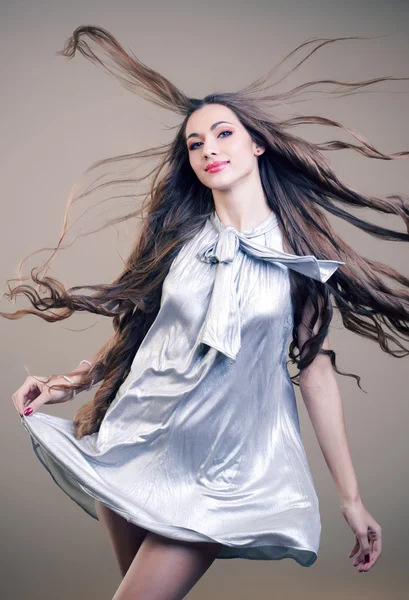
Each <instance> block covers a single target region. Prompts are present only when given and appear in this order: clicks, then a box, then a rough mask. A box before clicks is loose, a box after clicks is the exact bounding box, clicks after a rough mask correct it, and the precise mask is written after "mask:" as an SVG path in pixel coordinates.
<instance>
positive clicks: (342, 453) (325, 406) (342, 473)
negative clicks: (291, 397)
mask: <svg viewBox="0 0 409 600" xmlns="http://www.w3.org/2000/svg"><path fill="white" fill-rule="evenodd" d="M311 314H312V309H311V304H309V303H307V305H306V308H305V310H304V317H303V322H305V323H308V321H309V318H310V315H311ZM318 328H319V321H317V323H316V324H315V326H314V330H313V331H314V334H315V333H316V332H317V330H318ZM298 336H299V343H300V347H302V345H303V343H304V342H305V340H306V339H308V337H309V333H308V330H307V328H306V327H305V325H303V323H301V324H300V325H299V327H298ZM322 347H323V349H324V350H327V349H328V348H329V337H328V336H327V337H326V338H325V340H324V343H323V346H322ZM300 391H301V394H302V398H303V401H304V403H305V406H306V409H307V411H308V414H309V417H310V419H311V422H312V425H313V428H314V431H315V434H316V436H317V439H318V443H319V446H320V448H321V450H322V453H323V455H324V458H325V461H326V463H327V465H328V468H329V470H330V473H331V476H332V478H333V480H334V483H335V487H336V489H337V491H338V494H339V497H340V500H341V507H342V506H343V505H346V504H348V503H354V502H359V501H360V500H361V496H360V492H359V489H358V482H357V478H356V475H355V471H354V467H353V464H352V459H351V454H350V450H349V446H348V440H347V434H346V429H345V421H344V412H343V407H342V399H341V395H340V392H339V388H338V384H337V381H336V379H335V374H334V371H333V368H332V365H331V361H330V357H329V356H325V355H322V354H319V355H318V356H316V358H315V359H314V360H313V362H312V363H311V364H310V365H309V367H307V369H305V370H303V371H301V373H300Z"/></svg>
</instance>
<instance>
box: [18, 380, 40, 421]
mask: <svg viewBox="0 0 409 600" xmlns="http://www.w3.org/2000/svg"><path fill="white" fill-rule="evenodd" d="M36 392H38V394H40V393H41V381H37V380H36V379H34V378H33V377H31V376H30V377H27V379H26V380H25V382H24V383H23V385H22V386H21V387H20V388H19V389H18V390H17V392H15V393H14V394H13V402H14V405H15V407H16V408H17V410H18V411H19V413H20V414H22V412H23V410H24V408H25V405H26V404H27V401H28V400H29V399H30V395H33V394H35V393H36Z"/></svg>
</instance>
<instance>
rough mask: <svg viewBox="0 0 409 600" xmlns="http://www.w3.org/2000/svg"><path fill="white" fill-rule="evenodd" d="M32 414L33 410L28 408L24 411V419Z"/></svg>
mask: <svg viewBox="0 0 409 600" xmlns="http://www.w3.org/2000/svg"><path fill="white" fill-rule="evenodd" d="M32 412H33V409H32V408H31V407H30V406H29V407H28V408H26V410H25V411H24V414H25V416H26V417H28V415H31V413H32Z"/></svg>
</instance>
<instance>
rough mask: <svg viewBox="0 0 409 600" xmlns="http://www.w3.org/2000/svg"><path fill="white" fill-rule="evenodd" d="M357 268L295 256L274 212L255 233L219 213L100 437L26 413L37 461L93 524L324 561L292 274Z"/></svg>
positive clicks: (178, 269) (177, 276) (176, 273)
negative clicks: (109, 515) (290, 365)
mask: <svg viewBox="0 0 409 600" xmlns="http://www.w3.org/2000/svg"><path fill="white" fill-rule="evenodd" d="M341 264H344V263H342V262H339V261H331V260H317V259H316V258H315V257H313V256H296V255H293V254H287V253H285V252H284V251H283V245H282V238H281V233H280V229H279V226H278V223H277V219H276V216H275V214H274V213H273V212H272V213H270V215H269V217H267V219H265V220H264V221H263V222H262V223H261V224H259V225H258V226H257V227H254V228H253V229H251V230H247V231H244V232H239V231H237V230H236V229H235V228H234V227H232V226H226V225H224V224H223V223H222V222H221V221H220V219H219V217H218V215H217V213H216V212H215V211H214V212H213V213H212V215H211V216H210V217H209V219H208V220H207V221H206V223H205V225H204V227H203V228H202V230H201V231H200V232H199V233H198V234H197V235H196V236H195V237H194V238H193V239H192V240H190V241H189V242H187V243H186V244H185V245H184V246H183V247H182V249H181V251H180V252H179V253H178V255H177V256H176V258H175V259H174V261H173V262H172V265H171V268H170V270H169V273H168V275H167V277H166V279H165V281H164V284H163V290H162V298H161V305H160V310H159V312H158V315H157V317H156V319H155V321H154V323H153V324H152V326H151V328H150V329H149V331H148V333H147V335H146V337H145V338H144V340H143V342H142V344H141V346H140V348H139V350H138V352H137V354H136V356H135V358H134V361H133V363H132V368H131V371H130V373H129V375H128V377H127V378H126V379H125V380H124V381H123V383H122V385H121V386H120V388H119V390H118V392H117V395H116V397H115V399H114V401H113V402H112V404H111V405H110V406H109V409H108V411H107V413H106V415H105V417H104V420H103V422H102V424H101V428H100V430H99V432H98V433H95V434H92V435H88V436H85V437H84V438H82V439H81V440H76V439H75V438H74V435H73V423H72V421H70V420H67V419H62V418H59V417H56V416H52V415H48V414H46V413H43V412H41V411H38V412H36V413H34V414H33V415H31V416H28V417H25V416H22V417H21V422H22V424H23V425H24V427H25V429H26V430H27V431H28V433H29V434H30V436H31V441H32V444H33V448H34V450H35V452H36V455H37V457H38V458H39V459H40V461H41V462H42V463H43V465H44V466H45V468H46V469H47V470H48V471H49V473H50V475H51V476H52V477H53V479H54V481H55V482H56V483H57V484H58V485H59V486H60V487H61V488H62V489H63V490H64V492H65V493H67V494H68V495H69V496H70V497H71V498H72V499H73V500H74V501H75V502H77V503H78V504H79V505H80V506H81V507H82V508H83V509H84V510H86V511H87V512H88V513H89V514H90V515H91V516H93V517H94V518H97V515H96V512H95V506H94V499H95V498H96V499H98V500H100V501H102V502H104V503H105V504H106V505H107V506H109V507H110V508H112V509H113V510H114V511H116V512H117V513H119V514H120V515H122V516H123V517H124V518H125V519H126V520H127V521H129V522H132V523H135V524H137V525H140V526H142V527H144V528H145V529H148V530H151V531H154V532H157V533H159V534H161V535H164V536H167V537H170V538H175V539H179V540H187V541H218V542H220V543H222V544H223V548H222V550H221V551H220V553H219V555H218V558H245V559H256V560H272V559H282V558H293V559H294V560H296V561H297V562H298V563H299V564H300V565H302V566H311V565H312V564H313V563H314V562H315V560H316V559H317V552H318V548H319V541H320V533H321V521H320V514H319V504H318V498H317V495H316V491H315V488H314V484H313V480H312V476H311V472H310V469H309V466H308V462H307V457H306V454H305V450H304V446H303V443H302V439H301V433H300V426H299V419H298V412H297V404H296V398H295V394H294V389H293V384H292V382H291V379H290V375H289V373H288V371H287V366H286V359H287V352H288V344H289V341H290V334H291V331H292V327H293V312H292V310H293V307H292V304H291V297H290V285H289V284H290V282H289V272H288V269H289V268H290V269H294V270H296V271H298V272H300V273H303V274H304V275H306V276H309V277H312V278H314V279H319V280H320V281H326V280H327V279H328V278H329V277H330V276H331V274H332V273H333V272H334V271H335V270H336V269H337V268H338V267H339V265H341Z"/></svg>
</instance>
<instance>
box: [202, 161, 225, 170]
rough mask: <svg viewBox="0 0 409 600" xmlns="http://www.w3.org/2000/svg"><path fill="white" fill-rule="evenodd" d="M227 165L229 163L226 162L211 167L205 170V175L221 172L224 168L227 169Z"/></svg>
mask: <svg viewBox="0 0 409 600" xmlns="http://www.w3.org/2000/svg"><path fill="white" fill-rule="evenodd" d="M228 164H229V162H228V161H226V162H223V163H219V164H218V165H215V166H213V165H211V166H209V167H208V168H207V169H206V173H216V172H217V171H222V170H223V169H224V168H225V167H227V165H228Z"/></svg>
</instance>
